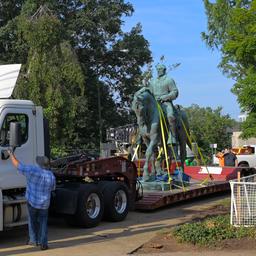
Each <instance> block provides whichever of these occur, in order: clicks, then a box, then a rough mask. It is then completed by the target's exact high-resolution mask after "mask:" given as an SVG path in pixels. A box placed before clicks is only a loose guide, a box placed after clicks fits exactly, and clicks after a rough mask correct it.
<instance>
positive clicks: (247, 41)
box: [202, 0, 256, 138]
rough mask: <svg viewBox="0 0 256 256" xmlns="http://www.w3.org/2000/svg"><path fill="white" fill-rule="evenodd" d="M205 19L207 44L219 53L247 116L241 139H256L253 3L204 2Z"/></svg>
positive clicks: (255, 4) (246, 0)
mask: <svg viewBox="0 0 256 256" xmlns="http://www.w3.org/2000/svg"><path fill="white" fill-rule="evenodd" d="M204 3H205V8H206V14H207V17H208V34H206V33H203V34H202V36H203V39H204V40H205V41H206V44H207V45H208V46H209V47H211V48H212V49H213V48H218V49H219V50H220V51H221V53H222V60H221V63H220V67H221V68H222V70H223V72H224V73H225V74H226V75H228V76H229V77H231V78H233V79H234V80H235V84H234V86H233V88H232V92H233V93H235V94H236V95H237V97H238V102H239V104H240V106H241V109H242V110H243V111H246V112H247V113H248V114H249V116H248V119H247V120H246V121H245V123H244V124H243V125H242V131H243V137H244V138H248V137H251V136H254V137H255V136H256V126H255V125H254V127H251V125H253V124H255V123H256V119H255V118H256V101H255V97H256V57H255V56H256V36H255V32H256V16H255V11H256V1H255V0H232V1H231V0H216V1H215V2H213V3H212V2H210V1H209V0H204Z"/></svg>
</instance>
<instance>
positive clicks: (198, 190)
mask: <svg viewBox="0 0 256 256" xmlns="http://www.w3.org/2000/svg"><path fill="white" fill-rule="evenodd" d="M229 190H230V186H229V182H217V183H212V184H209V185H200V184H199V183H197V184H194V185H190V186H189V187H185V189H184V190H183V188H173V189H170V190H169V191H146V192H143V198H142V199H141V200H139V201H137V202H136V204H135V209H136V210H145V211H150V210H156V209H158V208H162V207H165V206H168V205H172V204H174V203H177V202H181V201H186V200H190V199H194V198H198V197H201V196H205V195H210V194H214V193H217V192H225V191H229Z"/></svg>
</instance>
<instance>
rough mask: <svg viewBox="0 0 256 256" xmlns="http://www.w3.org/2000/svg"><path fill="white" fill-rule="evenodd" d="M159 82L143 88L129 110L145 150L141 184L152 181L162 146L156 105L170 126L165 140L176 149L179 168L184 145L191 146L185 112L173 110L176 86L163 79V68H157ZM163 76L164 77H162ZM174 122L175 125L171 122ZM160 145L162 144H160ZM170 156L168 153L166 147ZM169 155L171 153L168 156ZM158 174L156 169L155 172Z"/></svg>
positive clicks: (184, 156)
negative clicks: (157, 154) (158, 153)
mask: <svg viewBox="0 0 256 256" xmlns="http://www.w3.org/2000/svg"><path fill="white" fill-rule="evenodd" d="M157 68H158V79H155V80H152V81H151V83H150V84H149V86H147V87H142V88H141V89H140V90H139V91H137V92H136V93H135V95H134V99H133V102H132V109H133V111H134V112H135V114H136V117H137V123H138V127H139V136H140V138H142V139H143V142H144V143H145V144H146V146H147V150H146V159H145V164H144V167H143V180H144V181H150V180H154V179H155V173H156V169H155V159H154V158H155V157H154V156H155V153H156V152H157V148H158V146H159V145H160V144H161V137H162V136H161V131H160V113H159V110H158V104H160V106H161V107H162V109H163V112H164V114H165V118H166V119H167V124H169V126H168V129H169V134H168V136H165V137H166V139H167V141H166V144H167V145H168V144H169V146H170V144H172V145H171V146H172V147H173V148H174V149H175V152H176V154H177V152H178V150H177V147H178V145H179V149H180V150H179V151H180V154H179V156H177V155H176V157H178V158H180V160H181V162H182V165H183V164H184V162H185V158H186V144H188V145H189V146H190V143H189V141H188V138H187V133H189V127H188V120H187V116H186V113H185V111H184V110H183V109H182V108H181V107H180V106H176V107H174V106H173V103H172V99H175V98H176V97H177V96H178V90H177V87H176V85H175V82H174V81H173V80H172V79H170V78H167V76H166V75H165V72H166V68H165V67H164V66H163V65H161V66H158V67H157ZM163 74H164V75H163ZM174 121H175V122H174ZM162 144H163V142H162ZM168 151H169V152H171V150H170V147H169V150H168ZM170 154H171V153H170ZM150 161H151V175H149V171H148V168H149V162H150ZM159 171H160V170H159V169H158V170H157V172H159Z"/></svg>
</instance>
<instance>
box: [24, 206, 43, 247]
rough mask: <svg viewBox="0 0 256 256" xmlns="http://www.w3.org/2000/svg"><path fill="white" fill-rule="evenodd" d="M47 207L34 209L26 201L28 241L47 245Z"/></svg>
mask: <svg viewBox="0 0 256 256" xmlns="http://www.w3.org/2000/svg"><path fill="white" fill-rule="evenodd" d="M47 222H48V209H36V208H34V207H32V206H31V205H30V204H29V203H28V231H29V242H30V243H34V244H40V245H41V246H47V245H48V238H47V233H48V229H47Z"/></svg>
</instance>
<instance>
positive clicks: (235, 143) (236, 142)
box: [232, 112, 256, 147]
mask: <svg viewBox="0 0 256 256" xmlns="http://www.w3.org/2000/svg"><path fill="white" fill-rule="evenodd" d="M247 116H248V114H247V113H246V112H243V113H241V114H240V115H239V116H238V120H239V122H240V123H242V122H244V121H245V120H246V118H247ZM241 133H242V132H241V131H238V130H236V129H234V131H233V133H232V147H242V146H243V145H256V138H249V139H241V138H240V135H241Z"/></svg>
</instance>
